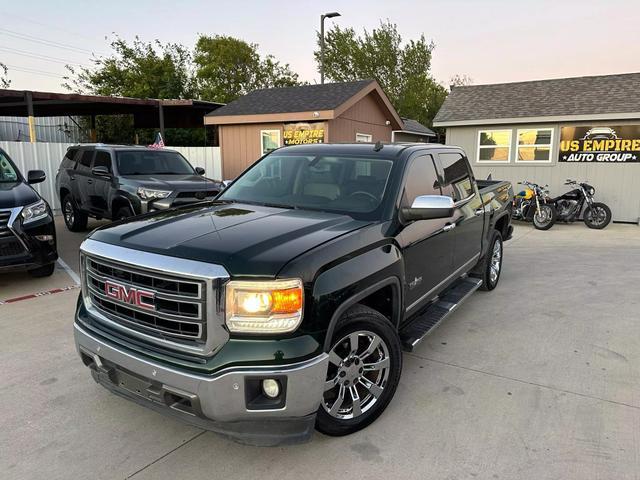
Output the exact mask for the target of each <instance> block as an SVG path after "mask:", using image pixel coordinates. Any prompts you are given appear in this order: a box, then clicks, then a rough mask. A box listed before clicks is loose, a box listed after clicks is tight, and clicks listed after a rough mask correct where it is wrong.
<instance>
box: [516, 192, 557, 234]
mask: <svg viewBox="0 0 640 480" xmlns="http://www.w3.org/2000/svg"><path fill="white" fill-rule="evenodd" d="M518 185H524V186H525V187H527V188H525V189H524V190H523V191H521V192H519V193H518V194H517V195H516V196H515V197H514V199H513V209H512V210H511V218H513V219H514V220H524V221H526V222H533V226H534V227H536V229H538V230H549V229H550V228H551V227H553V224H554V223H556V209H555V206H554V205H553V202H552V201H551V199H550V198H549V189H548V185H545V186H544V187H542V186H540V185H538V184H537V183H532V182H527V181H524V182H518Z"/></svg>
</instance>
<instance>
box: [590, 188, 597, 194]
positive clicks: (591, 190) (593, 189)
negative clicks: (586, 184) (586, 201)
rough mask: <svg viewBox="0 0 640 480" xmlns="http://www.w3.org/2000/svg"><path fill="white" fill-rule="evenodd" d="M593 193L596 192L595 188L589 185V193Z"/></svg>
mask: <svg viewBox="0 0 640 480" xmlns="http://www.w3.org/2000/svg"><path fill="white" fill-rule="evenodd" d="M595 193H596V189H595V188H593V187H591V188H590V189H589V195H595Z"/></svg>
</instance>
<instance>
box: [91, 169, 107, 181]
mask: <svg viewBox="0 0 640 480" xmlns="http://www.w3.org/2000/svg"><path fill="white" fill-rule="evenodd" d="M91 173H93V174H94V175H95V176H96V177H106V178H111V173H110V172H109V169H108V168H107V167H93V169H92V170H91Z"/></svg>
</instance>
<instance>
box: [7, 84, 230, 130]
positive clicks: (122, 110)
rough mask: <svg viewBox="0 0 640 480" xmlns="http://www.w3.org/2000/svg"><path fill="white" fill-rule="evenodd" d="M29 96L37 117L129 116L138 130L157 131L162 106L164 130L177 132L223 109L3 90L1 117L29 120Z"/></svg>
mask: <svg viewBox="0 0 640 480" xmlns="http://www.w3.org/2000/svg"><path fill="white" fill-rule="evenodd" d="M29 95H30V96H31V99H32V104H33V114H34V116H36V117H57V116H69V115H71V116H81V115H123V114H130V115H133V117H134V124H135V126H136V127H137V128H156V127H157V126H158V124H159V119H158V107H159V106H160V105H162V108H163V114H164V123H165V126H166V127H175V128H193V127H201V126H202V117H203V116H204V115H205V114H206V113H209V112H210V111H212V110H215V109H216V108H219V107H221V106H222V104H221V103H215V102H206V101H203V100H190V99H175V100H174V99H162V100H159V99H154V98H130V97H110V96H103V95H82V94H77V93H57V92H39V91H27V90H12V89H0V115H6V116H17V117H26V116H27V98H28V96H29Z"/></svg>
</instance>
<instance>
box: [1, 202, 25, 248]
mask: <svg viewBox="0 0 640 480" xmlns="http://www.w3.org/2000/svg"><path fill="white" fill-rule="evenodd" d="M10 219H11V210H0V257H15V256H18V255H22V254H23V253H25V249H24V246H23V245H22V243H20V241H18V238H17V237H16V236H15V235H14V234H13V231H11V228H9V220H10Z"/></svg>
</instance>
